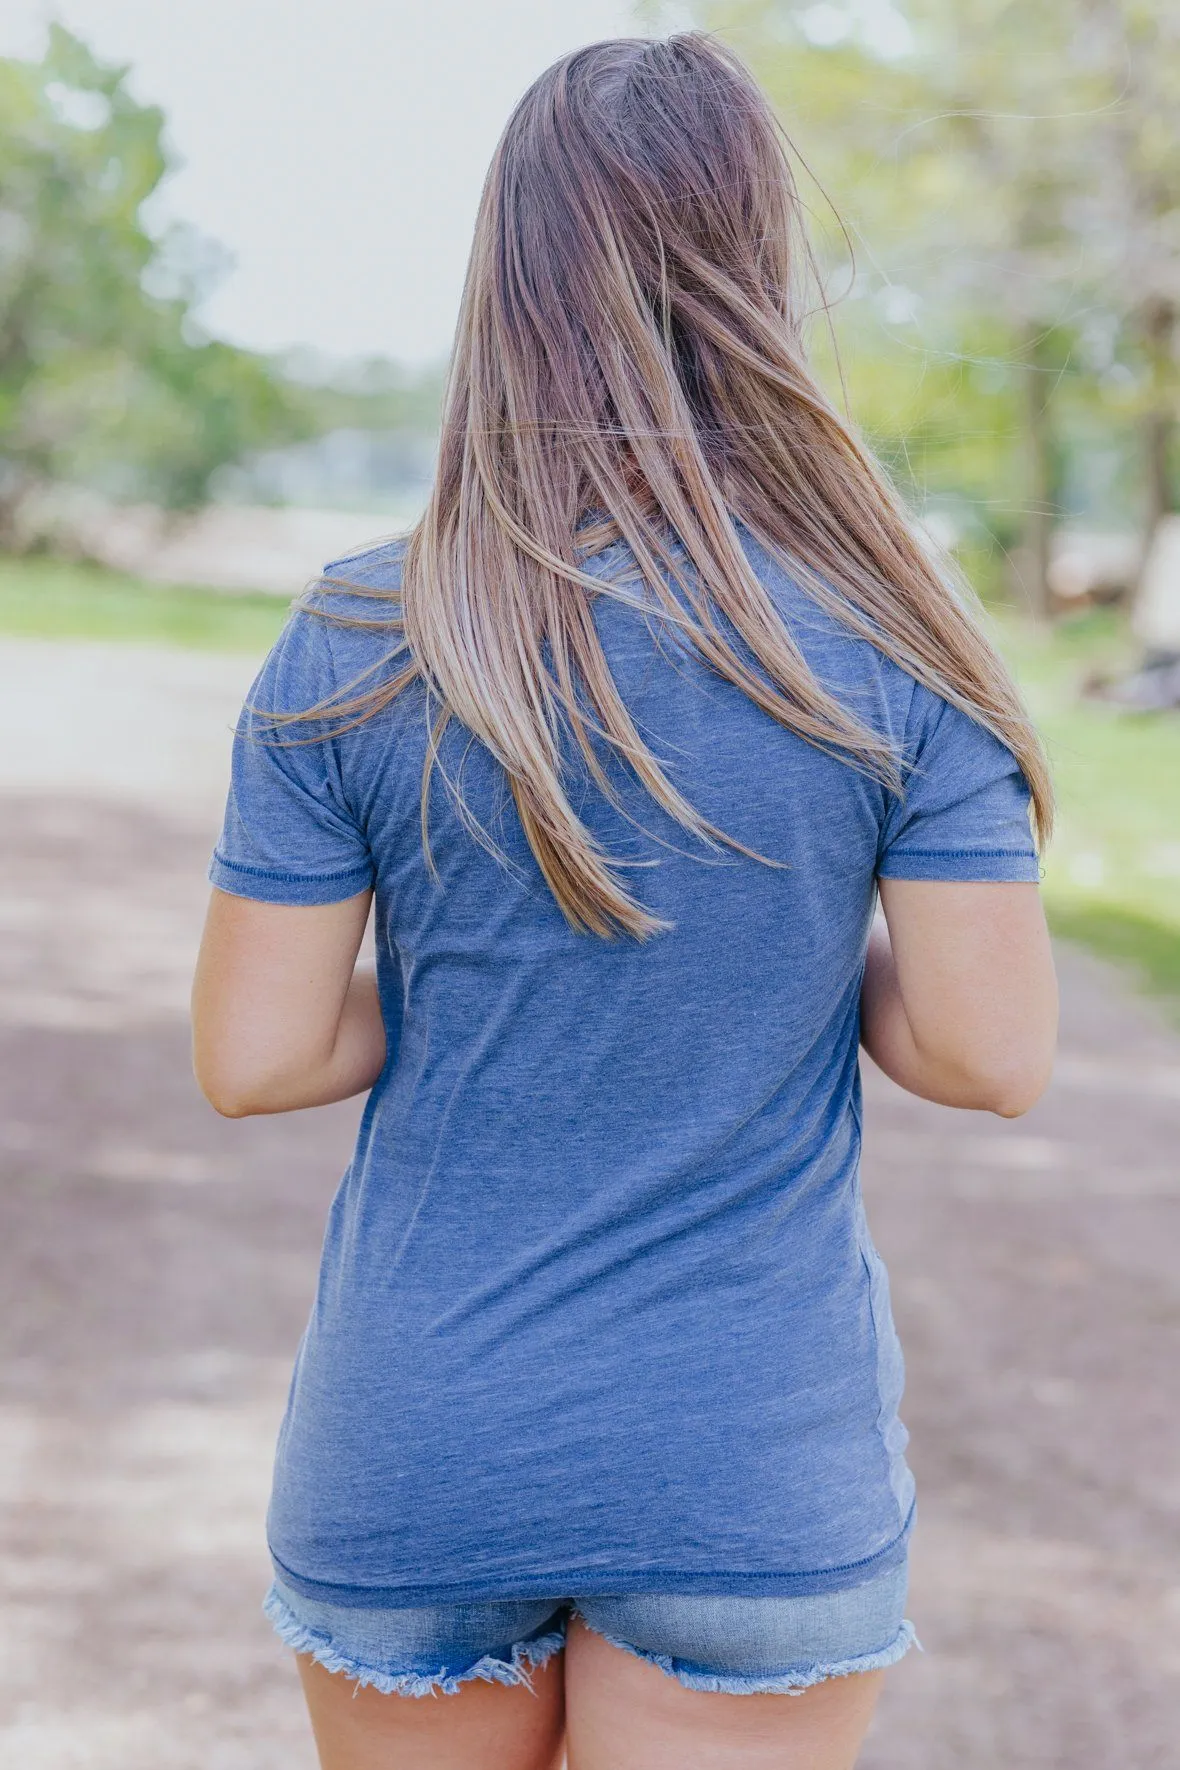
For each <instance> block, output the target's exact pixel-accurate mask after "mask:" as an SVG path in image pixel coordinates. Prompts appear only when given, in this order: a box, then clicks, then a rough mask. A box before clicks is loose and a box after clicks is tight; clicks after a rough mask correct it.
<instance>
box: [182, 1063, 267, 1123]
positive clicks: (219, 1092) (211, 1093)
mask: <svg viewBox="0 0 1180 1770" xmlns="http://www.w3.org/2000/svg"><path fill="white" fill-rule="evenodd" d="M196 1077H197V1086H198V1088H200V1090H201V1093H202V1094H203V1095H204V1096H205V1099H206V1100H207V1101H208V1102H209V1105H210V1106H211V1107H212V1108H213V1110H214V1112H215V1113H218V1114H219V1115H220V1116H221V1117H222V1118H223V1119H248V1118H254V1117H255V1116H256V1115H257V1114H259V1113H264V1112H267V1111H268V1110H269V1108H268V1107H267V1105H266V1103H265V1101H264V1100H262V1099H261V1098H260V1097H259V1094H258V1092H257V1091H254V1090H251V1089H249V1088H244V1087H243V1086H242V1085H241V1083H240V1082H234V1081H231V1080H229V1079H228V1078H227V1077H224V1076H209V1075H202V1073H201V1071H200V1070H199V1069H198V1070H197V1071H196Z"/></svg>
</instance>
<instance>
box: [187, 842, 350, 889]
mask: <svg viewBox="0 0 1180 1770" xmlns="http://www.w3.org/2000/svg"><path fill="white" fill-rule="evenodd" d="M213 859H214V860H215V861H216V863H217V865H218V866H219V867H225V868H226V869H227V870H228V871H229V872H231V873H248V874H249V875H250V876H251V877H252V878H254V879H277V880H279V881H281V882H282V883H283V884H284V885H331V884H334V883H335V882H336V880H337V879H355V878H362V879H367V878H369V877H370V876H371V869H370V868H369V867H367V866H365V865H364V863H363V862H358V863H357V865H356V866H354V867H344V868H343V869H342V871H340V872H338V873H279V872H275V871H274V869H273V868H271V867H250V866H245V865H244V864H243V863H242V862H241V861H237V860H227V859H226V857H225V855H224V854H221V853H219V852H218V851H217V850H216V849H215V850H214V853H213Z"/></svg>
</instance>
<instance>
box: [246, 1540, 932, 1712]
mask: <svg viewBox="0 0 1180 1770" xmlns="http://www.w3.org/2000/svg"><path fill="white" fill-rule="evenodd" d="M905 1598H906V1568H905V1564H904V1563H902V1564H901V1565H900V1566H897V1567H891V1568H889V1569H888V1570H887V1571H886V1572H884V1573H879V1574H876V1575H875V1576H874V1577H873V1578H872V1579H870V1580H868V1581H866V1583H865V1584H863V1585H859V1586H850V1587H848V1588H847V1589H846V1590H844V1591H840V1592H822V1593H819V1594H818V1595H816V1596H814V1597H797V1598H732V1597H700V1596H692V1597H677V1596H673V1595H670V1594H666V1593H665V1594H660V1593H649V1592H643V1593H633V1594H631V1595H629V1596H626V1597H609V1596H604V1597H592V1598H591V1597H578V1598H562V1597H553V1598H524V1599H511V1600H506V1601H493V1602H481V1603H473V1604H443V1605H430V1606H423V1607H415V1608H413V1609H406V1610H400V1609H399V1610H368V1609H354V1608H352V1607H351V1606H348V1607H346V1606H343V1605H338V1604H324V1603H321V1602H320V1601H319V1600H318V1599H315V1598H304V1597H302V1596H301V1595H300V1594H298V1593H296V1592H293V1591H291V1590H290V1589H289V1588H288V1587H287V1586H285V1585H283V1584H282V1582H281V1581H278V1580H276V1581H275V1583H274V1585H272V1587H271V1589H270V1591H269V1593H268V1594H267V1598H266V1602H265V1605H264V1606H263V1608H264V1610H265V1612H266V1615H267V1616H268V1617H269V1619H270V1621H271V1622H272V1623H273V1625H274V1627H275V1630H276V1631H277V1633H278V1634H279V1636H280V1637H281V1639H282V1640H283V1641H285V1642H286V1643H287V1645H288V1647H292V1648H294V1650H295V1652H296V1653H306V1654H310V1656H311V1657H312V1659H314V1660H316V1661H317V1662H318V1663H319V1664H320V1665H322V1666H324V1667H326V1669H327V1670H328V1671H330V1672H343V1673H344V1674H345V1676H346V1677H348V1678H350V1679H353V1680H355V1681H356V1683H358V1684H371V1685H372V1686H373V1687H374V1688H375V1689H377V1690H380V1691H383V1692H384V1693H385V1694H386V1695H395V1694H396V1695H400V1696H436V1695H439V1694H440V1693H441V1694H446V1695H450V1694H453V1693H454V1692H455V1691H456V1690H458V1688H459V1686H460V1685H461V1684H463V1683H465V1682H467V1681H468V1680H469V1679H472V1678H482V1679H485V1680H486V1681H487V1682H489V1683H496V1684H527V1683H528V1681H529V1675H530V1673H531V1672H532V1671H533V1670H534V1669H535V1668H536V1667H537V1666H541V1665H544V1664H545V1661H546V1660H547V1659H550V1658H551V1657H552V1655H553V1654H555V1653H560V1651H561V1649H562V1647H563V1646H564V1645H565V1631H566V1625H567V1623H568V1621H569V1619H570V1617H571V1616H572V1615H574V1614H577V1615H578V1616H580V1617H581V1619H582V1621H583V1622H584V1623H585V1624H586V1626H587V1628H590V1629H592V1630H593V1631H594V1632H595V1634H598V1635H602V1636H603V1637H604V1639H605V1640H607V1641H609V1642H611V1643H612V1645H613V1646H615V1647H622V1648H624V1649H625V1650H626V1652H628V1653H633V1654H634V1655H635V1656H636V1657H637V1658H638V1659H644V1660H647V1661H648V1663H649V1664H651V1665H654V1666H658V1667H659V1668H660V1670H661V1671H663V1672H667V1673H668V1675H669V1676H670V1677H673V1678H676V1679H677V1680H678V1681H679V1682H680V1683H681V1684H683V1685H684V1686H685V1687H686V1688H687V1689H689V1690H713V1691H722V1692H727V1693H730V1694H737V1695H744V1694H747V1693H749V1694H754V1693H764V1694H765V1693H771V1694H786V1695H790V1694H792V1693H795V1692H798V1691H800V1690H806V1689H808V1687H809V1686H810V1685H812V1684H819V1683H822V1682H823V1680H824V1679H825V1678H842V1677H847V1676H848V1675H849V1674H850V1673H853V1672H869V1671H875V1670H876V1669H877V1668H878V1667H880V1666H889V1665H893V1664H894V1663H895V1662H896V1661H897V1660H899V1659H900V1658H901V1657H902V1655H903V1654H904V1653H905V1652H906V1650H907V1649H908V1648H909V1647H910V1646H912V1645H913V1644H914V1640H915V1636H914V1629H913V1625H912V1623H910V1622H908V1621H907V1620H906V1618H905V1615H904V1611H905Z"/></svg>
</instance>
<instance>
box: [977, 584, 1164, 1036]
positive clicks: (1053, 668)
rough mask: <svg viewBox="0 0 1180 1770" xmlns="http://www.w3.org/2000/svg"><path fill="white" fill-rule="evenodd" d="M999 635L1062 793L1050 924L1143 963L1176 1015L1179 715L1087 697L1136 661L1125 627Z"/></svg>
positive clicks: (1022, 626) (1049, 878)
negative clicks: (1131, 709) (1090, 684)
mask: <svg viewBox="0 0 1180 1770" xmlns="http://www.w3.org/2000/svg"><path fill="white" fill-rule="evenodd" d="M1001 638H1002V642H1003V646H1004V650H1005V653H1006V655H1007V657H1008V658H1009V661H1010V662H1011V663H1012V664H1013V666H1014V668H1015V670H1016V673H1017V676H1018V678H1019V681H1020V683H1021V686H1022V688H1023V690H1024V692H1025V695H1026V697H1027V699H1028V702H1029V706H1030V708H1031V711H1032V714H1033V717H1034V718H1035V720H1036V722H1037V725H1038V727H1039V729H1040V731H1041V733H1042V735H1043V736H1044V739H1045V742H1046V745H1047V747H1048V751H1049V758H1050V761H1051V763H1052V766H1053V773H1054V777H1055V780H1056V785H1057V793H1058V801H1059V812H1060V815H1059V824H1058V831H1057V835H1056V837H1055V839H1054V842H1053V845H1052V848H1051V849H1050V851H1049V853H1048V855H1047V856H1046V860H1045V881H1044V890H1045V902H1046V907H1047V909H1048V911H1049V916H1050V920H1051V921H1052V922H1053V924H1054V926H1055V927H1056V928H1057V929H1058V930H1059V932H1061V933H1063V934H1067V935H1069V936H1070V938H1074V939H1078V940H1081V941H1083V942H1084V943H1085V944H1086V945H1088V946H1091V947H1093V948H1094V950H1095V951H1097V952H1100V953H1102V954H1104V955H1105V956H1108V957H1114V958H1123V959H1126V960H1128V961H1129V962H1131V963H1133V964H1134V965H1136V966H1137V967H1138V968H1139V970H1140V971H1141V973H1142V974H1143V975H1144V976H1145V977H1146V978H1147V980H1148V981H1149V982H1150V983H1151V984H1152V986H1153V987H1154V988H1156V989H1158V990H1160V991H1161V992H1163V993H1164V994H1171V995H1172V996H1173V997H1174V998H1175V1003H1176V1007H1177V1009H1178V1011H1180V793H1178V792H1177V788H1176V783H1177V781H1180V716H1177V715H1176V714H1130V713H1125V712H1121V711H1118V710H1116V709H1115V708H1113V707H1109V706H1106V705H1104V704H1103V703H1102V702H1100V701H1093V700H1087V699H1084V698H1083V697H1082V695H1081V693H1080V690H1081V689H1082V687H1083V686H1084V684H1085V683H1086V681H1087V679H1089V678H1092V677H1094V676H1098V675H1104V674H1108V673H1111V672H1115V671H1117V670H1118V669H1120V668H1122V667H1123V666H1125V664H1126V663H1127V661H1128V657H1129V642H1128V639H1127V635H1126V631H1125V629H1124V627H1123V626H1122V624H1121V623H1120V622H1119V621H1118V620H1117V619H1116V618H1115V617H1114V616H1112V615H1111V614H1109V613H1105V612H1104V613H1095V614H1091V615H1087V616H1084V617H1081V618H1075V619H1073V620H1070V621H1066V622H1062V623H1060V624H1059V625H1058V626H1057V627H1055V628H1054V629H1052V630H1046V629H1044V628H1039V629H1038V628H1035V627H1033V626H1031V625H1029V624H1028V623H1024V622H1018V621H1015V620H1008V621H1006V622H1004V623H1003V625H1002V627H1001Z"/></svg>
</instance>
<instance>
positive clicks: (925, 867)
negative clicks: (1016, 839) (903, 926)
mask: <svg viewBox="0 0 1180 1770" xmlns="http://www.w3.org/2000/svg"><path fill="white" fill-rule="evenodd" d="M1040 876H1041V865H1040V861H1039V860H1038V858H1037V856H1036V855H1035V854H1030V853H1029V852H1028V850H1027V849H1020V848H943V849H930V848H910V849H907V850H905V851H903V852H902V853H900V854H887V855H885V856H883V858H882V859H881V861H880V862H879V863H878V866H877V877H878V879H926V880H932V881H940V880H945V881H948V882H951V883H956V882H957V883H960V884H968V883H977V884H984V885H990V884H996V885H1024V884H1032V885H1035V884H1037V883H1038V882H1039V880H1040Z"/></svg>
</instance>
